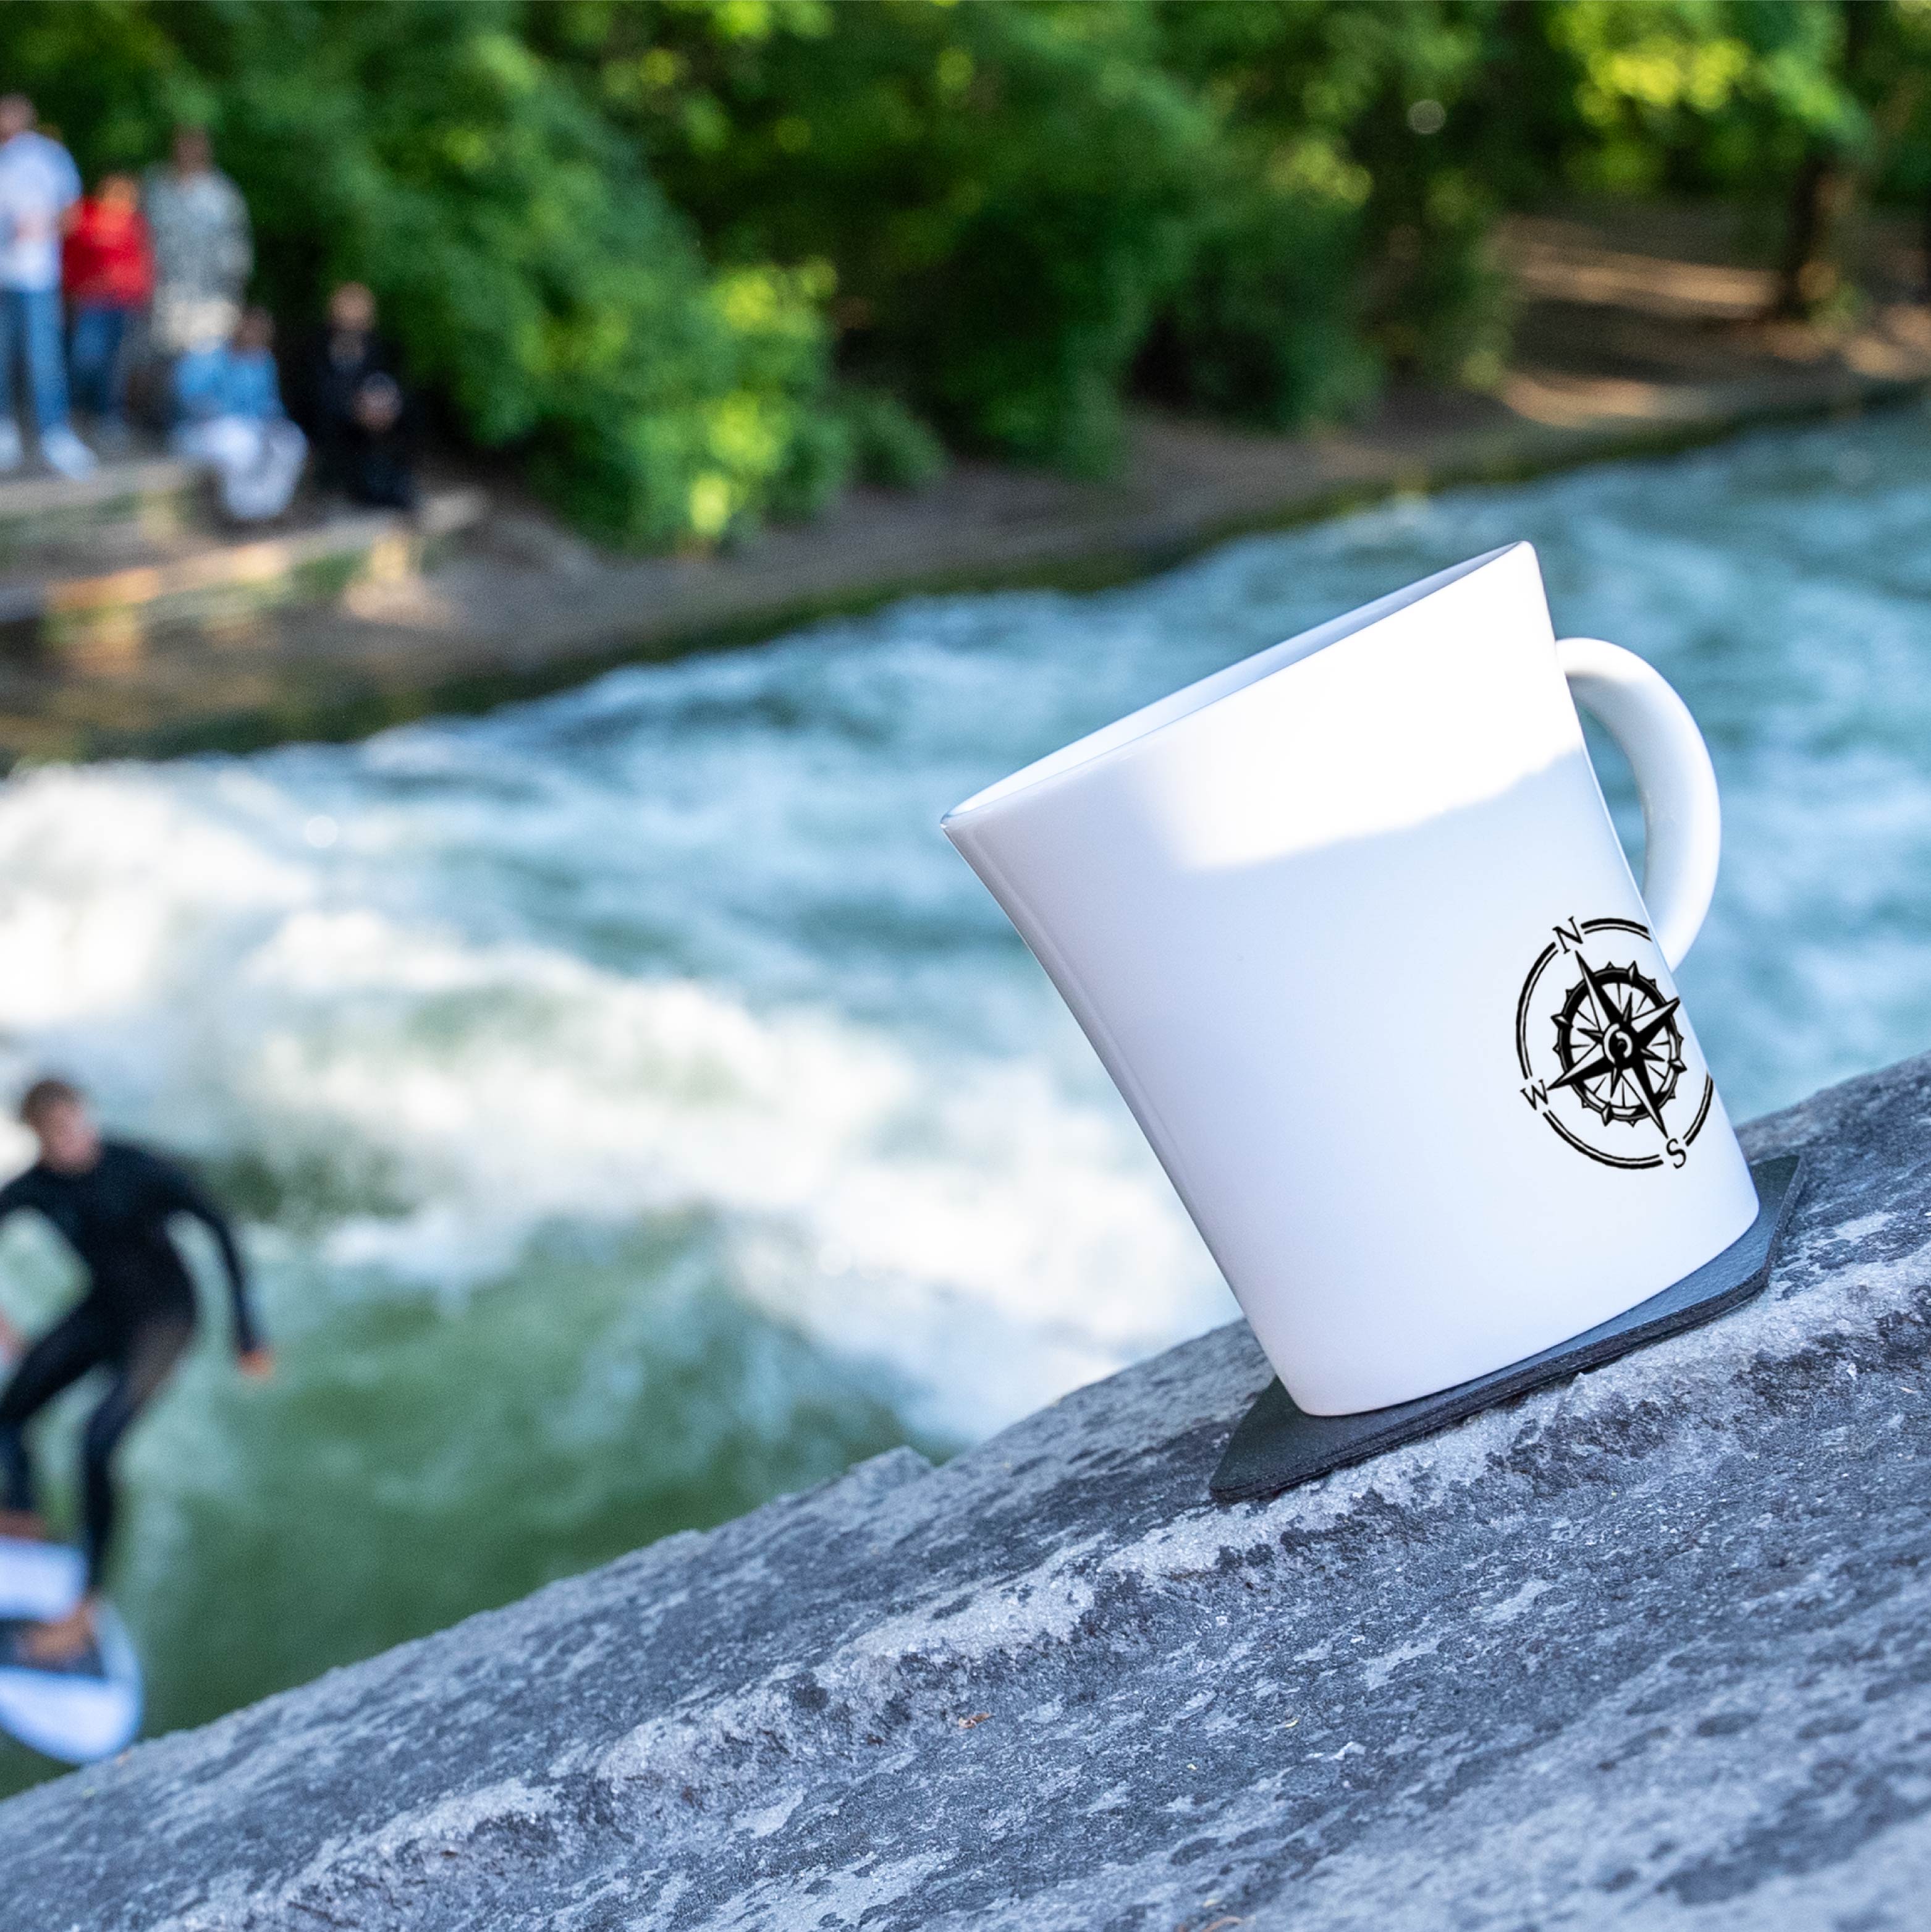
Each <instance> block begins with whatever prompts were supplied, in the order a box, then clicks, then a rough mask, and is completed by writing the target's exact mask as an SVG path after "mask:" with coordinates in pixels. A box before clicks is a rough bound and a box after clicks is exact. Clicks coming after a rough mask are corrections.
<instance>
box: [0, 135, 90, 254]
mask: <svg viewBox="0 0 1931 1932" xmlns="http://www.w3.org/2000/svg"><path fill="white" fill-rule="evenodd" d="M79 199H80V173H79V169H76V167H75V166H74V165H73V156H72V155H70V154H69V153H68V152H67V150H66V149H65V148H63V147H62V146H61V144H60V143H59V142H58V141H49V139H47V137H46V136H45V135H44V134H36V133H32V132H31V131H29V132H28V133H24V134H16V135H15V136H13V139H11V140H10V141H4V142H0V289H57V288H58V287H60V218H61V216H62V215H63V214H65V213H66V212H67V209H68V208H70V207H71V206H72V205H73V203H74V202H76V201H78V200H79Z"/></svg>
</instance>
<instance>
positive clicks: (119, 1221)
mask: <svg viewBox="0 0 1931 1932" xmlns="http://www.w3.org/2000/svg"><path fill="white" fill-rule="evenodd" d="M20 1118H21V1119H22V1121H25V1124H27V1126H28V1128H30V1129H31V1130H32V1133H33V1135H34V1139H36V1140H37V1141H38V1142H39V1143H40V1159H39V1160H37V1161H36V1162H35V1163H34V1165H33V1166H31V1167H30V1168H28V1170H27V1171H26V1172H25V1174H22V1175H19V1177H18V1178H16V1179H15V1180H13V1181H9V1182H8V1183H7V1185H6V1186H5V1187H0V1220H5V1219H6V1217H7V1216H8V1215H10V1214H18V1213H19V1212H20V1211H22V1209H25V1208H33V1209H35V1210H37V1211H38V1212H39V1213H40V1214H43V1215H44V1216H45V1217H46V1219H47V1220H49V1221H50V1222H52V1224H53V1226H55V1228H56V1229H58V1231H59V1232H60V1233H61V1235H64V1237H65V1238H66V1239H67V1242H68V1244H69V1245H70V1246H71V1247H73V1250H74V1252H75V1253H76V1254H77V1255H79V1257H80V1259H81V1262H82V1265H84V1266H85V1268H86V1270H87V1276H88V1280H87V1289H86V1292H85V1294H84V1295H82V1298H81V1299H80V1301H79V1302H78V1303H76V1304H75V1306H74V1307H72V1308H70V1310H68V1311H67V1313H66V1314H65V1315H64V1316H62V1317H61V1319H60V1320H59V1321H58V1322H55V1324H54V1325H53V1326H52V1328H50V1329H49V1330H48V1331H47V1332H46V1334H44V1335H43V1336H42V1337H40V1340H38V1341H37V1342H35V1343H34V1344H33V1345H32V1346H31V1347H30V1348H28V1349H27V1350H26V1352H25V1354H24V1355H22V1357H21V1358H20V1361H19V1366H18V1367H16V1369H15V1370H14V1371H13V1377H12V1379H11V1380H10V1382H8V1383H7V1386H6V1388H5V1389H4V1391H0V1484H4V1496H0V1535H6V1536H18V1537H29V1538H31V1537H39V1536H41V1535H44V1534H45V1532H44V1529H43V1526H42V1525H41V1522H40V1512H39V1508H38V1505H37V1503H36V1502H35V1500H34V1479H33V1467H32V1464H31V1461H30V1460H29V1459H28V1454H27V1445H26V1427H27V1424H28V1422H30V1421H31V1420H32V1418H34V1416H35V1415H37V1413H38V1412H40V1410H41V1409H44V1408H45V1407H46V1405H47V1404H48V1403H50V1402H52V1400H53V1399H54V1398H55V1397H56V1396H57V1395H58V1394H60V1393H61V1391H62V1390H64V1389H66V1388H70V1387H71V1386H72V1385H73V1384H74V1383H75V1382H78V1381H79V1379H80V1378H81V1377H82V1376H84V1375H85V1374H86V1373H88V1371H89V1370H92V1369H96V1368H106V1369H107V1370H109V1371H110V1373H111V1375H112V1380H111V1381H109V1383H108V1385H107V1390H106V1394H104V1395H103V1397H101V1399H100V1403H98V1405H97V1406H96V1407H95V1409H94V1412H93V1414H92V1415H90V1416H89V1417H88V1420H87V1426H86V1429H85V1433H84V1434H83V1436H82V1452H81V1466H82V1478H83V1481H82V1539H81V1549H82V1555H83V1556H84V1557H85V1559H86V1565H87V1583H86V1589H85V1594H84V1595H82V1598H81V1599H80V1601H79V1603H78V1604H76V1605H75V1607H74V1608H73V1610H70V1612H69V1613H67V1615H66V1616H64V1617H61V1618H58V1619H55V1620H54V1621H53V1622H49V1623H43V1624H40V1625H35V1626H34V1628H33V1629H31V1630H30V1631H28V1632H27V1634H25V1637H24V1638H23V1639H22V1643H21V1648H22V1652H24V1654H25V1660H26V1661H28V1662H29V1663H33V1664H61V1663H65V1662H70V1661H72V1660H73V1659H74V1658H78V1657H80V1656H82V1655H84V1654H85V1652H86V1651H87V1649H88V1646H89V1645H90V1644H91V1643H92V1642H93V1640H94V1603H95V1601H96V1599H97V1598H98V1596H99V1595H100V1583H101V1577H102V1573H103V1570H104V1568H105V1566H106V1559H107V1549H108V1544H109V1538H111V1536H112V1533H113V1528H114V1484H113V1475H112V1467H111V1465H112V1460H113V1456H114V1451H115V1447H116V1445H118V1443H119V1442H120V1440H121V1437H122V1436H124V1434H125V1433H127V1425H128V1424H130V1423H131V1422H132V1421H133V1420H134V1418H135V1417H136V1416H137V1415H139V1413H140V1412H141V1410H142V1409H143V1408H144V1407H145V1406H146V1404H147V1403H149V1402H150V1401H151V1400H153V1398H154V1396H155V1395H156V1394H157V1393H158V1392H159V1391H160V1388H161V1387H162V1385H163V1384H164V1383H165V1382H166V1380H167V1379H168V1377H169V1375H170V1374H171V1373H172V1372H173V1370H174V1367H175V1364H176V1363H177V1362H178V1361H179V1360H180V1359H181V1355H182V1354H183V1352H184V1351H185V1349H187V1345H188V1343H189V1341H190V1340H191V1339H192V1337H193V1334H194V1323H195V1300H194V1284H193V1282H192V1281H191V1280H190V1279H189V1277H188V1272H187V1268H185V1267H184V1265H182V1262H181V1256H180V1255H179V1253H178V1252H177V1251H176V1250H175V1245H174V1243H173V1242H172V1241H171V1240H170V1239H169V1237H168V1232H167V1223H168V1220H169V1217H170V1216H171V1215H174V1214H191V1215H193V1217H195V1218H196V1220H199V1221H200V1222H202V1223H204V1224H205V1226H207V1228H208V1229H209V1230H210V1232H211V1233H212V1234H213V1235H214V1240H215V1244H216V1245H217V1247H219V1248H220V1251H221V1260H222V1265H223V1267H224V1268H226V1271H227V1276H228V1292H229V1299H230V1301H231V1302H232V1305H233V1308H234V1330H235V1353H236V1355H237V1356H238V1358H239V1359H240V1362H241V1368H242V1370H243V1372H244V1373H246V1374H247V1375H250V1376H257V1377H259V1376H266V1375H267V1374H268V1373H269V1372H270V1371H271V1369H272V1368H273V1367H274V1358H273V1356H272V1355H271V1354H270V1352H269V1351H268V1349H267V1347H266V1346H265V1344H264V1343H262V1340H261V1337H260V1334H259V1331H257V1329H256V1326H255V1319H254V1311H253V1308H252V1307H251V1306H250V1301H249V1295H248V1283H247V1273H246V1271H244V1268H243V1267H242V1265H241V1253H240V1250H238V1248H237V1247H235V1237H234V1234H233V1232H232V1230H231V1229H229V1225H228V1220H227V1217H226V1215H225V1214H223V1213H222V1211H221V1210H220V1208H218V1207H217V1206H216V1205H215V1204H214V1202H213V1201H211V1199H209V1198H208V1196H207V1194H206V1193H205V1192H203V1190H202V1188H201V1187H200V1186H199V1184H198V1183H196V1181H193V1180H191V1179H190V1178H189V1177H188V1176H187V1175H185V1174H184V1173H183V1172H181V1169H179V1168H178V1167H175V1166H173V1165H172V1163H169V1162H167V1161H165V1160H162V1159H161V1158H160V1157H159V1156H158V1155H156V1154H150V1153H148V1151H147V1150H146V1149H145V1148H139V1147H135V1146H132V1145H130V1144H129V1143H128V1142H125V1141H118V1140H109V1139H104V1138H103V1136H102V1134H101V1133H100V1129H99V1127H97V1126H96V1124H94V1117H93V1115H91V1112H89V1111H88V1105H87V1102H86V1100H85V1097H84V1096H83V1095H82V1094H81V1092H80V1091H79V1088H75V1087H72V1086H70V1085H68V1084H67V1082H65V1081H64V1080H51V1079H44V1080H37V1081H35V1082H34V1084H33V1085H32V1086H31V1087H29V1088H28V1089H27V1091H26V1093H25V1096H24V1097H22V1100H21V1102H20ZM17 1346H18V1338H17V1337H16V1336H15V1334H14V1333H13V1330H12V1329H11V1328H10V1326H9V1325H7V1323H6V1322H4V1319H0V1349H4V1350H6V1351H7V1352H12V1350H13V1349H14V1348H16V1347H17Z"/></svg>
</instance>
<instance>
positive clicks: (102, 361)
mask: <svg viewBox="0 0 1931 1932" xmlns="http://www.w3.org/2000/svg"><path fill="white" fill-rule="evenodd" d="M131 314H133V311H132V310H131V309H125V308H110V307H109V306H108V305H106V303H104V302H102V303H95V302H82V304H81V305H79V307H78V308H76V309H75V311H74V312H73V328H72V329H71V330H70V332H69V333H68V335H67V373H68V374H69V375H70V376H71V377H72V378H73V400H74V401H75V402H76V403H77V404H79V406H80V407H81V408H82V409H83V410H86V411H87V412H88V413H89V414H90V415H91V416H94V417H96V418H97V419H98V420H99V421H100V422H103V423H117V422H119V421H120V420H121V403H122V401H123V400H124V398H125V395H126V393H127V371H126V370H125V369H124V368H123V367H122V365H121V344H123V343H124V341H126V340H127V319H128V317H130V315H131Z"/></svg>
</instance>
